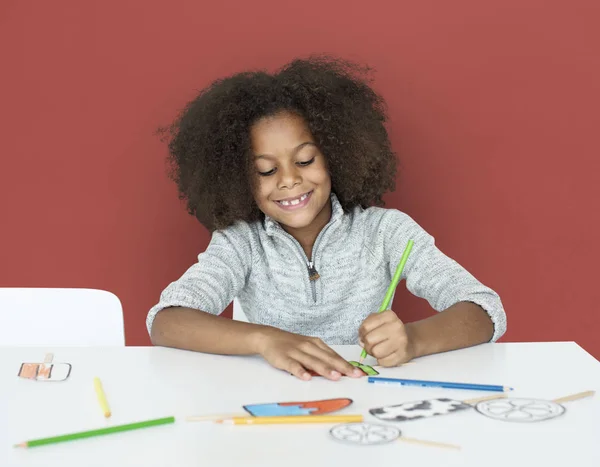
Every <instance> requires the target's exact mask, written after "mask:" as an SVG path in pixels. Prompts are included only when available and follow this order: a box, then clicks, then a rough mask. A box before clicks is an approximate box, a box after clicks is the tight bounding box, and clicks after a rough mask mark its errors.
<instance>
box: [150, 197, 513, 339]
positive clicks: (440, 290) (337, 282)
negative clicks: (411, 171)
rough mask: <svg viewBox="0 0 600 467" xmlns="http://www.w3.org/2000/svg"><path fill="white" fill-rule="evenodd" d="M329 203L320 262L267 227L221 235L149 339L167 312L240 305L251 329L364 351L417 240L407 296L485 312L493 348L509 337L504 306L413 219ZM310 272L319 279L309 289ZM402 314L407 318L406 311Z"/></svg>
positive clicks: (407, 271) (179, 283) (174, 293)
mask: <svg viewBox="0 0 600 467" xmlns="http://www.w3.org/2000/svg"><path fill="white" fill-rule="evenodd" d="M331 202H332V216H331V219H330V221H329V223H328V224H327V225H326V226H325V227H324V228H323V230H322V231H321V232H320V233H319V235H318V237H317V239H316V242H315V245H314V247H313V257H312V258H307V257H306V254H305V253H304V251H303V250H302V247H301V246H300V244H299V243H298V242H297V241H296V240H295V239H294V238H293V237H292V236H291V235H289V234H288V233H287V232H285V231H284V230H283V229H282V228H281V226H280V225H279V224H278V223H277V222H276V221H274V220H273V219H271V218H269V217H266V219H265V220H264V221H262V222H255V223H246V222H238V223H236V224H235V225H233V226H231V227H228V228H226V229H224V230H221V231H215V232H214V233H213V235H212V238H211V241H210V244H209V245H208V247H207V249H206V251H204V252H203V253H201V254H200V255H198V262H197V263H195V264H193V265H192V266H191V267H190V268H189V269H188V270H187V271H186V272H185V273H184V274H183V275H182V276H181V277H180V278H179V279H178V280H176V281H174V282H172V283H171V284H169V285H168V286H167V287H166V289H165V290H164V291H163V292H162V294H161V296H160V300H159V303H157V304H156V305H155V306H154V307H152V308H151V309H150V311H149V312H148V316H147V319H146V325H147V328H148V332H150V330H151V327H152V322H153V320H154V317H155V315H156V313H158V312H160V310H162V309H164V308H166V307H171V306H182V307H188V308H194V309H198V310H202V311H205V312H208V313H212V314H215V315H218V314H220V313H221V312H222V311H223V310H224V309H225V308H226V307H227V306H228V305H229V304H230V303H231V301H232V300H233V299H234V298H236V297H237V299H238V300H239V302H240V305H241V306H242V309H243V310H244V312H245V314H246V316H247V318H248V321H250V322H251V323H259V324H265V325H270V326H274V327H277V328H279V329H283V330H286V331H290V332H293V333H297V334H302V335H306V336H315V337H320V338H321V339H322V340H323V341H324V342H326V343H327V344H330V345H333V344H356V343H357V342H358V328H359V326H360V324H361V323H362V322H363V320H364V319H365V318H366V317H367V316H368V315H369V314H370V313H374V312H376V311H377V310H378V309H379V307H380V306H381V302H382V300H383V297H384V296H385V293H386V289H387V287H388V286H389V284H390V281H391V279H392V276H393V275H394V272H395V270H396V266H397V264H398V262H399V260H400V257H401V256H402V253H403V251H404V248H405V247H406V244H407V242H408V240H410V239H412V240H413V241H414V245H413V248H412V251H411V253H410V256H409V258H408V261H407V262H406V265H405V267H404V271H403V273H402V278H401V280H406V287H407V289H408V290H409V291H410V292H411V293H412V294H414V295H416V296H417V297H421V298H424V299H425V300H427V301H428V302H429V304H430V305H431V306H432V307H433V308H434V309H435V310H437V311H442V310H445V309H446V308H448V307H449V306H451V305H453V304H455V303H457V302H460V301H470V302H474V303H477V304H478V305H480V306H481V307H482V308H483V309H484V310H486V311H487V313H488V314H489V315H490V317H491V319H492V321H493V322H494V335H493V337H492V341H495V340H497V339H498V338H499V337H500V336H502V335H503V334H504V332H505V331H506V315H505V312H504V309H503V306H502V303H501V301H500V298H499V296H498V295H497V294H496V293H495V292H494V291H493V290H491V289H490V288H488V287H486V286H485V285H483V284H481V283H480V282H479V281H478V280H477V279H475V278H474V277H473V275H471V274H470V273H469V272H468V271H466V270H465V269H464V268H463V267H461V266H460V265H459V264H458V263H457V262H456V261H454V260H453V259H451V258H449V257H447V256H446V255H445V254H443V253H442V252H441V251H440V250H439V249H438V248H437V246H436V245H435V243H434V238H433V237H432V236H431V235H429V234H428V233H427V232H426V231H425V230H423V229H422V228H421V227H420V226H419V225H418V224H417V223H416V222H415V221H414V220H413V219H412V218H410V217H409V216H408V215H406V214H404V213H402V212H400V211H398V210H396V209H384V208H379V207H369V208H367V209H362V208H359V207H357V208H354V209H353V210H352V211H351V212H350V213H344V211H343V209H342V207H341V205H340V203H339V201H338V199H337V197H336V196H335V194H332V195H331ZM311 263H312V264H311ZM315 271H316V273H317V274H314V273H315ZM311 272H312V273H313V274H312V277H313V278H315V277H317V278H316V279H313V280H311V279H310V276H311ZM395 311H396V312H398V313H399V316H400V318H402V310H395Z"/></svg>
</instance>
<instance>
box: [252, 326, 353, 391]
mask: <svg viewBox="0 0 600 467" xmlns="http://www.w3.org/2000/svg"><path fill="white" fill-rule="evenodd" d="M257 350H258V353H259V354H260V355H262V357H263V358H264V359H265V360H266V361H267V362H269V363H270V364H271V365H272V366H274V367H275V368H278V369H280V370H284V371H287V372H288V373H291V374H292V375H294V376H296V377H298V378H300V379H303V380H309V379H311V375H310V374H309V372H308V371H307V370H313V371H315V372H316V373H318V374H320V375H321V376H324V377H325V378H328V379H331V380H338V379H340V378H341V377H342V376H343V375H346V376H349V377H352V378H356V377H361V376H364V375H365V374H364V373H363V372H362V371H361V370H359V369H358V368H356V367H354V366H352V365H350V363H348V362H347V361H346V360H344V359H343V358H342V357H341V356H340V355H338V354H337V353H336V352H334V351H333V350H332V349H331V348H330V347H329V346H327V345H326V344H325V343H324V342H323V341H322V340H321V339H318V338H316V337H306V336H300V335H297V334H293V333H290V332H286V331H282V330H280V329H275V328H267V329H266V330H265V331H264V332H263V333H262V335H261V337H260V338H259V344H258V348H257Z"/></svg>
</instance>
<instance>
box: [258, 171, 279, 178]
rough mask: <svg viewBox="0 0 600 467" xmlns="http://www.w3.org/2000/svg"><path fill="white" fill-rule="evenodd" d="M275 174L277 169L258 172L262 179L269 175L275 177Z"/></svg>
mask: <svg viewBox="0 0 600 467" xmlns="http://www.w3.org/2000/svg"><path fill="white" fill-rule="evenodd" d="M274 173H275V169H271V170H269V171H268V172H258V175H260V176H261V177H268V176H269V175H273V174H274Z"/></svg>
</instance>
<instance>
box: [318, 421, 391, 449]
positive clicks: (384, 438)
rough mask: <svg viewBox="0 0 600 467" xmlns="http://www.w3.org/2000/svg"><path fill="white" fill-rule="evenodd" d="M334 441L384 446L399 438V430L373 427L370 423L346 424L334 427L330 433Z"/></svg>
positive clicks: (389, 427)
mask: <svg viewBox="0 0 600 467" xmlns="http://www.w3.org/2000/svg"><path fill="white" fill-rule="evenodd" d="M329 433H331V436H333V437H334V438H335V439H337V440H340V441H344V442H346V443H350V444H362V445H372V444H385V443H391V442H392V441H394V440H395V439H398V438H399V437H400V430H399V429H398V428H396V427H393V426H386V425H374V424H372V423H347V424H344V425H336V426H334V427H333V428H332V429H331V431H330V432H329Z"/></svg>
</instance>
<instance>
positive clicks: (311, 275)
mask: <svg viewBox="0 0 600 467" xmlns="http://www.w3.org/2000/svg"><path fill="white" fill-rule="evenodd" d="M319 277H321V276H319V273H318V272H317V270H316V269H315V263H313V262H312V261H309V262H308V280H309V281H310V288H311V290H312V296H313V302H315V303H316V302H317V286H316V284H315V281H316V280H317V279H318V278H319Z"/></svg>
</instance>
